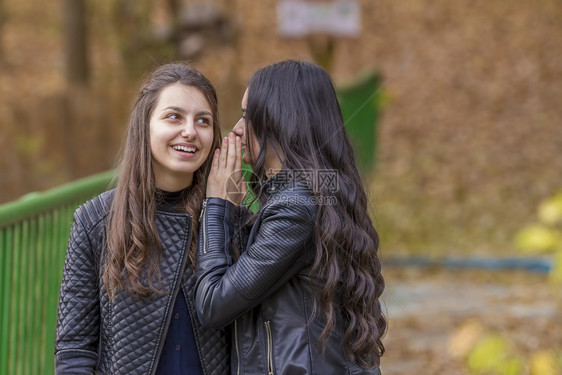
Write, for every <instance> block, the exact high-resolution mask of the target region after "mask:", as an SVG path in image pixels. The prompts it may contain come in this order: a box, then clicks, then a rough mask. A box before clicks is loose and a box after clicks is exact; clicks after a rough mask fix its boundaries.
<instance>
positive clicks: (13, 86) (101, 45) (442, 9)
mask: <svg viewBox="0 0 562 375" xmlns="http://www.w3.org/2000/svg"><path fill="white" fill-rule="evenodd" d="M334 3H335V5H334ZM307 6H308V7H309V8H307ZM299 7H300V8H299ZM303 12H308V13H306V14H308V17H309V18H306V17H305V16H303V14H304V13H303ZM329 17H332V18H329ZM327 19H328V20H329V21H326V20H327ZM561 20H562V3H560V1H558V0H540V1H524V0H511V1H500V0H496V1H488V0H471V1H469V0H459V1H454V2H452V1H446V0H435V1H432V2H427V1H421V0H405V1H399V2H398V1H392V0H347V1H339V2H333V1H289V0H285V1H284V0H277V1H276V0H262V1H250V0H209V1H199V0H137V1H134V0H113V1H109V0H97V1H92V0H90V1H86V0H52V1H45V0H43V1H37V0H0V99H1V100H0V131H1V134H2V136H1V137H0V149H1V150H2V158H1V159H0V171H1V172H0V203H5V202H9V201H12V200H14V199H16V198H19V197H21V196H23V195H25V194H27V193H30V192H33V191H43V190H46V189H51V188H53V187H56V186H59V185H61V184H65V183H68V182H70V181H74V180H76V179H80V178H83V177H86V176H90V175H92V174H96V173H99V172H103V171H107V170H110V169H112V168H113V167H114V166H115V161H116V158H117V155H118V152H119V148H120V143H121V140H122V139H123V135H124V131H125V127H126V123H127V117H128V115H129V113H130V110H131V108H132V104H133V100H134V96H135V95H136V91H137V90H138V88H139V87H140V85H141V81H142V78H143V77H144V76H145V74H146V73H148V72H149V71H150V70H152V69H153V68H154V67H156V66H158V65H160V64H163V63H166V62H169V61H173V60H186V61H189V62H191V63H192V64H193V65H194V66H195V67H196V68H197V69H199V70H200V71H201V72H203V73H204V74H205V75H206V76H207V77H208V78H209V79H210V80H211V81H212V82H213V83H214V84H215V86H216V88H217V91H218V96H219V102H220V110H221V122H222V128H223V130H224V131H228V130H230V129H231V128H232V126H233V125H234V124H235V123H236V121H237V120H238V118H239V116H240V100H241V97H242V94H243V92H244V87H245V84H246V82H247V81H248V80H249V78H250V77H251V75H252V74H253V72H254V71H255V70H257V69H258V68H260V67H263V66H265V65H268V64H270V63H273V62H276V61H278V60H282V59H287V58H293V59H303V60H308V61H316V62H318V63H320V64H322V65H323V66H324V67H325V68H326V69H327V70H328V71H329V72H330V73H331V75H332V77H333V80H334V82H335V84H336V86H337V87H338V88H341V90H342V92H343V91H344V89H345V88H346V87H349V86H350V85H353V83H354V82H357V81H358V80H360V79H361V77H364V76H365V74H369V73H370V72H371V73H372V72H374V73H375V74H376V76H377V77H378V78H377V79H378V80H377V84H376V87H375V89H374V91H373V94H372V95H371V96H367V99H368V100H370V101H371V102H374V103H375V104H374V105H375V106H376V108H377V110H376V118H374V119H373V121H372V123H368V124H365V125H364V126H366V127H370V128H371V129H372V130H373V133H372V134H373V135H372V138H371V139H370V140H369V142H371V143H372V147H370V148H367V149H365V148H362V149H361V153H359V152H358V157H359V158H360V159H361V158H362V157H368V158H370V156H369V155H371V154H372V156H374V157H373V158H372V160H371V159H369V160H371V161H370V162H369V163H367V165H366V167H365V169H364V171H363V176H364V179H365V183H366V186H367V188H368V190H369V194H370V196H371V206H372V207H371V208H372V215H373V216H372V217H373V220H374V222H375V225H376V227H377V229H378V230H379V232H380V235H381V243H382V245H381V256H382V259H383V260H384V261H385V268H384V269H385V276H386V279H387V291H386V293H385V305H386V309H387V315H388V318H389V323H390V324H389V332H388V335H387V338H386V341H385V343H386V346H387V354H386V355H385V357H383V361H382V370H383V373H384V374H385V375H391V374H406V373H413V372H415V373H419V374H473V373H474V374H496V373H497V374H532V375H538V374H540V375H549V374H559V373H562V370H560V369H562V344H561V343H562V328H561V324H560V323H562V316H561V309H560V307H561V306H562V304H561V302H560V300H561V298H562V297H561V295H560V291H559V290H560V289H559V284H556V282H552V279H553V278H554V277H553V276H552V274H553V269H554V268H555V267H556V266H555V265H556V263H555V262H553V261H552V259H555V255H553V254H557V253H560V252H561V251H562V248H561V245H560V243H562V237H561V236H560V231H559V228H560V220H559V217H560V216H562V213H560V215H559V216H556V215H558V214H555V216H556V217H557V218H558V219H555V220H550V221H548V220H547V221H548V223H547V224H549V225H550V226H549V228H548V229H547V232H541V233H539V234H537V232H530V233H531V234H528V236H527V237H529V238H530V239H529V238H527V237H525V238H523V239H522V240H521V241H519V242H517V241H516V240H515V239H516V238H518V237H517V236H518V235H520V234H521V231H522V230H524V229H525V228H528V227H529V226H530V225H531V226H532V225H535V224H536V223H539V222H540V221H541V217H542V216H541V214H540V209H539V208H540V207H541V204H542V203H544V202H545V201H547V200H548V199H549V198H550V197H552V196H555V195H556V194H557V192H558V191H560V189H561V188H562V178H561V176H562V173H561V172H562V156H561V151H562V128H561V125H562V105H561V104H562V22H561ZM371 104H372V103H371ZM356 123H357V121H356ZM360 125H361V124H359V125H358V124H355V127H358V126H359V127H360ZM361 126H363V125H361ZM368 134H371V133H368ZM365 153H367V154H369V155H363V156H362V154H365ZM551 211H552V210H551ZM554 211H556V209H554ZM561 211H562V209H561ZM556 212H558V211H556ZM542 228H543V229H544V227H542ZM549 230H550V232H548V231H549ZM545 233H546V234H545ZM549 235H551V237H548V236H549ZM541 236H542V237H541ZM545 236H546V237H545ZM557 236H558V237H557ZM537 238H538V240H537ZM545 238H547V239H550V240H551V242H549V243H548V244H547V245H548V246H545V245H544V241H545ZM541 241H542V242H541ZM541 244H542V245H541ZM541 246H542V247H541ZM60 250H61V251H62V249H60ZM3 251H4V250H3ZM6 251H7V250H6ZM529 251H531V252H529ZM532 251H535V252H532ZM531 256H532V258H531ZM513 258H517V259H516V260H517V261H522V263H516V266H515V267H510V266H509V265H508V266H505V267H503V266H501V265H500V266H497V267H495V266H494V264H496V263H493V262H492V261H494V260H498V259H499V260H510V259H511V260H513ZM451 259H460V260H463V261H465V263H462V262H461V263H454V264H453V263H451V262H450V260H451ZM471 259H472V260H474V259H477V260H478V262H476V263H470V262H468V263H467V262H466V260H471ZM529 259H531V260H533V261H534V260H536V259H539V261H540V262H542V261H544V262H543V263H540V262H539V263H540V264H539V267H538V269H537V268H533V267H531V266H529V267H528V265H529V264H531V263H525V261H526V260H529ZM502 264H503V263H502ZM544 264H546V266H545V267H546V268H545V267H542V268H541V265H544ZM499 268H501V270H498V269H499ZM557 285H558V286H557ZM541 366H542V367H541Z"/></svg>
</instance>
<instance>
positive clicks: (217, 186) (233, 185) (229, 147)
mask: <svg viewBox="0 0 562 375" xmlns="http://www.w3.org/2000/svg"><path fill="white" fill-rule="evenodd" d="M207 197H217V198H222V199H226V200H229V201H231V202H232V203H234V204H235V205H239V204H240V203H241V202H242V201H243V200H244V198H245V197H246V181H245V180H244V178H243V177H242V146H241V143H240V137H238V136H235V135H234V133H229V134H228V137H224V138H223V140H222V144H221V148H220V150H219V149H216V150H215V154H214V155H213V163H212V165H211V171H210V173H209V178H208V180H207Z"/></svg>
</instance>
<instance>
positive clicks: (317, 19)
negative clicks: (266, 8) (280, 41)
mask: <svg viewBox="0 0 562 375" xmlns="http://www.w3.org/2000/svg"><path fill="white" fill-rule="evenodd" d="M277 27H278V30H279V34H281V35H282V36H284V37H289V38H295V37H302V36H306V35H308V34H313V33H322V34H330V35H336V36H348V37H350V36H358V35H359V34H360V32H361V9H360V6H359V2H358V1H357V0H333V1H326V0H324V1H319V0H316V1H314V0H312V1H311V0H309V1H306V0H279V1H278V3H277Z"/></svg>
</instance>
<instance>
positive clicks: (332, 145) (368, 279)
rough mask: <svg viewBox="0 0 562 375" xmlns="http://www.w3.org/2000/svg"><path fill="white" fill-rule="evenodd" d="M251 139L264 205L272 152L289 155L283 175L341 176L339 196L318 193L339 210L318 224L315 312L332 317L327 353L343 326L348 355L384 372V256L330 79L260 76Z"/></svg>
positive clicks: (276, 68)
mask: <svg viewBox="0 0 562 375" xmlns="http://www.w3.org/2000/svg"><path fill="white" fill-rule="evenodd" d="M248 129H251V131H250V132H248ZM246 134H247V138H251V137H255V139H256V140H257V141H258V144H259V145H260V152H259V154H258V155H255V154H254V153H252V150H249V148H250V147H251V144H252V141H251V140H247V145H246V147H247V148H248V150H249V152H250V155H252V156H254V157H255V160H252V161H253V166H252V167H253V171H254V174H252V178H251V181H250V187H251V189H252V191H253V193H254V194H255V195H256V196H257V198H258V199H259V200H260V201H261V202H263V201H264V200H265V199H266V198H265V194H262V192H261V191H260V186H261V185H260V182H259V181H260V180H263V179H265V177H266V172H267V171H266V170H265V166H264V163H265V155H266V152H267V148H268V147H274V151H277V152H278V151H279V150H280V151H282V154H283V155H284V160H282V166H283V168H284V169H287V170H308V171H313V172H314V173H317V172H318V171H322V170H327V171H336V173H337V185H338V186H337V189H335V190H336V191H335V192H334V191H333V189H332V188H331V187H330V186H322V185H319V186H318V187H317V189H315V191H314V194H315V195H316V196H317V197H319V199H318V202H322V201H329V200H328V199H324V200H323V199H321V198H320V197H326V198H332V197H335V198H336V202H337V204H335V205H328V204H326V205H319V206H318V211H317V213H318V216H317V219H316V223H315V231H314V238H315V246H316V253H315V254H316V255H315V260H314V264H313V267H312V271H311V276H312V278H313V279H314V280H316V281H318V282H319V283H318V284H319V285H323V286H322V287H317V293H316V295H315V306H319V307H320V308H321V310H322V311H323V312H324V313H325V316H326V325H325V327H324V330H323V332H322V335H321V336H320V338H319V340H320V343H321V344H322V345H323V344H324V343H325V340H326V339H327V337H328V336H329V335H330V333H331V331H332V330H333V329H334V327H335V326H336V321H338V324H343V325H344V326H345V334H344V337H343V342H344V347H345V351H346V355H347V356H348V357H349V358H351V359H353V360H355V361H357V363H359V364H360V365H362V366H363V367H373V366H377V365H379V364H380V357H381V356H382V355H383V353H384V350H385V349H384V345H383V343H382V337H383V335H384V334H385V332H386V327H387V323H386V319H385V317H384V315H383V313H382V310H381V303H380V297H381V294H382V292H383V290H384V286H385V284H384V279H383V277H382V274H381V263H380V260H379V258H378V255H377V252H378V247H379V237H378V235H377V232H376V230H375V228H374V226H373V224H372V222H371V219H370V218H369V215H368V210H367V204H368V202H367V195H366V193H365V190H364V188H363V187H362V183H361V178H360V176H359V172H358V170H357V167H356V164H355V155H354V150H353V147H352V145H351V142H350V140H349V137H348V135H347V132H346V130H345V126H344V122H343V118H342V114H341V110H340V107H339V103H338V101H337V98H336V93H335V90H334V86H333V83H332V81H331V79H330V76H329V75H328V73H326V71H325V70H324V69H322V68H321V67H319V66H318V65H315V64H312V63H307V62H300V61H293V60H287V61H282V62H279V63H276V64H273V65H270V66H268V67H265V68H263V69H261V70H259V71H257V72H256V73H255V75H254V76H253V77H252V78H251V80H250V82H249V84H248V102H247V107H246ZM278 154H279V153H278ZM339 319H341V321H339Z"/></svg>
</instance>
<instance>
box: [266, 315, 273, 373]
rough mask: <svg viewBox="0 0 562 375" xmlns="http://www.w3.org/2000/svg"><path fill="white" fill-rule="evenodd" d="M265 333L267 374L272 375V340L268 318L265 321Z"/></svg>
mask: <svg viewBox="0 0 562 375" xmlns="http://www.w3.org/2000/svg"><path fill="white" fill-rule="evenodd" d="M265 333H266V335H267V374H268V375H273V342H272V341H273V340H272V339H271V326H270V323H269V320H268V321H266V322H265Z"/></svg>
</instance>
